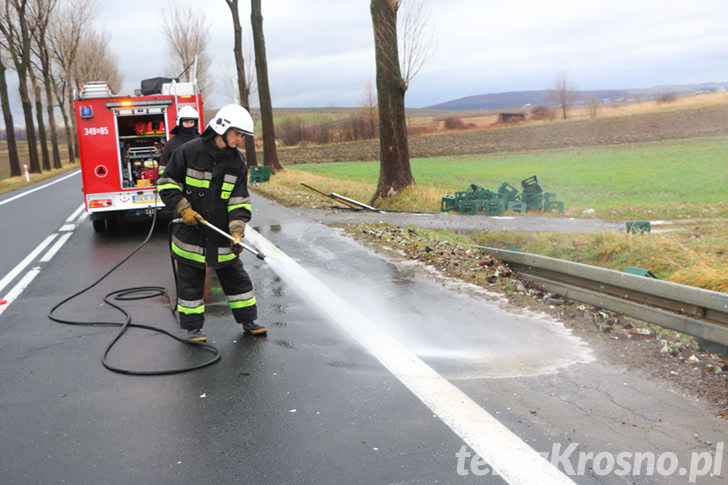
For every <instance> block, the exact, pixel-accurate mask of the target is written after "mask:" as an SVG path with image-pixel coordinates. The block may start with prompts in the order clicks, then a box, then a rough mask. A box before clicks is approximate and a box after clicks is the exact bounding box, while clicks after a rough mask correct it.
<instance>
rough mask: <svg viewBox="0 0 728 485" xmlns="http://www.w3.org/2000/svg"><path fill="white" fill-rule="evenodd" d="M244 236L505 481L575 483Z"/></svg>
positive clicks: (273, 250)
mask: <svg viewBox="0 0 728 485" xmlns="http://www.w3.org/2000/svg"><path fill="white" fill-rule="evenodd" d="M245 238H246V239H247V240H248V241H250V242H251V243H252V244H253V245H255V246H257V247H258V248H260V249H261V251H262V252H263V253H264V254H266V255H267V257H266V262H267V263H268V265H269V266H270V267H271V268H272V269H274V270H275V271H276V272H277V273H278V275H279V276H280V277H281V278H283V279H284V280H285V281H286V283H287V284H289V285H291V286H292V287H293V288H294V289H295V290H296V291H299V292H300V293H301V294H302V295H304V296H305V297H306V298H307V299H308V300H309V301H310V302H311V303H312V304H314V305H316V306H317V307H318V308H319V309H320V310H321V311H322V312H323V313H324V314H326V315H328V316H329V318H331V319H332V320H333V321H334V322H336V323H337V324H338V325H339V326H341V327H342V328H343V329H344V330H346V331H347V332H348V333H349V334H350V335H351V336H352V337H354V338H355V339H356V340H357V341H358V342H359V343H360V344H361V345H362V346H363V347H364V348H365V349H366V350H368V351H369V352H370V353H371V354H372V355H373V356H374V357H375V358H376V359H377V360H379V362H381V363H382V365H384V367H386V368H387V369H388V370H389V372H391V373H392V374H393V375H394V376H395V377H396V378H397V379H399V380H400V382H402V383H403V384H404V385H405V386H406V387H407V388H408V389H409V390H410V391H412V393H414V395H415V396H417V397H418V398H419V399H420V400H421V401H422V402H423V403H425V405H427V406H428V407H429V408H430V409H431V410H432V411H433V412H434V413H435V414H436V415H437V416H438V417H439V418H440V419H441V420H442V421H443V422H444V423H445V424H447V425H448V426H449V427H450V429H452V430H453V431H454V432H455V433H456V434H457V435H458V436H460V437H461V438H462V439H463V441H465V442H466V443H467V444H468V445H469V446H470V447H471V448H472V449H473V451H475V452H476V453H477V454H478V455H480V457H481V458H483V459H484V460H485V461H486V462H487V463H488V464H489V465H490V466H491V467H492V468H493V469H494V470H495V471H496V472H497V473H498V474H499V475H500V476H501V477H502V478H503V479H504V480H506V481H507V482H508V483H510V484H513V485H516V484H518V485H520V484H523V485H526V484H529V485H530V484H534V483H538V484H540V485H551V484H573V483H574V482H573V481H572V480H571V479H570V478H569V477H567V476H566V475H565V474H563V473H562V472H560V471H559V470H558V468H556V467H555V466H554V465H552V464H551V463H549V462H548V461H547V460H546V459H545V458H544V457H543V456H541V455H540V454H539V453H538V452H536V451H535V450H534V449H533V448H531V447H530V446H528V445H527V444H526V443H525V442H524V441H523V440H521V439H520V438H519V437H518V436H517V435H515V434H514V433H513V432H512V431H510V430H509V429H508V428H506V427H505V426H504V425H503V424H501V423H500V422H499V421H498V420H497V419H495V418H494V417H493V416H492V415H490V414H489V413H488V412H487V411H485V410H484V409H483V408H481V407H480V406H478V404H477V403H476V402H475V401H473V400H472V399H470V397H468V396H467V395H466V394H465V393H463V392H462V391H461V390H460V389H458V388H457V387H455V386H454V385H453V384H452V383H450V381H448V380H447V379H445V378H444V377H442V376H441V375H440V374H438V373H437V372H435V370H434V369H432V368H431V367H430V366H428V365H427V364H426V363H425V362H423V361H422V360H420V358H419V357H417V356H416V355H414V354H412V353H411V352H410V351H409V350H407V349H406V348H405V347H404V346H402V345H400V344H399V343H398V342H397V341H396V340H394V339H393V338H392V337H390V336H389V335H388V334H387V333H386V332H384V331H382V330H381V329H379V328H380V327H379V326H378V325H377V324H376V323H374V322H372V321H370V320H369V319H367V318H366V317H365V316H363V315H362V314H361V312H359V311H358V310H357V309H356V308H354V307H353V306H352V305H350V304H349V303H348V302H347V301H346V300H344V299H343V298H341V297H340V296H338V295H337V294H336V293H334V292H333V291H332V290H331V289H330V288H328V287H327V286H326V285H324V284H323V283H321V282H320V281H319V280H317V279H316V278H315V277H314V276H313V275H311V274H310V273H309V272H307V271H306V270H305V269H303V268H302V267H301V266H299V265H298V263H296V262H295V261H293V260H292V259H291V258H290V257H288V255H286V254H285V253H284V252H283V251H281V250H280V249H278V248H277V247H276V246H275V245H274V244H273V243H271V242H270V241H268V240H267V239H265V238H264V237H263V236H261V235H260V234H259V233H258V232H256V231H255V230H254V229H252V228H251V227H250V226H248V227H246V229H245ZM453 456H454V453H453ZM453 461H454V460H453Z"/></svg>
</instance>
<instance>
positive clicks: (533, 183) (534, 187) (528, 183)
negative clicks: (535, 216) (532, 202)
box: [521, 175, 543, 194]
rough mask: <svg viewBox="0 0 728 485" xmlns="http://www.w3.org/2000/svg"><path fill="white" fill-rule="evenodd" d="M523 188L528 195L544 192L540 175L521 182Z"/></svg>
mask: <svg viewBox="0 0 728 485" xmlns="http://www.w3.org/2000/svg"><path fill="white" fill-rule="evenodd" d="M521 187H522V188H523V191H524V192H525V193H527V194H537V193H539V192H543V185H542V184H541V180H540V179H539V178H538V175H534V176H532V177H528V178H526V179H523V180H521Z"/></svg>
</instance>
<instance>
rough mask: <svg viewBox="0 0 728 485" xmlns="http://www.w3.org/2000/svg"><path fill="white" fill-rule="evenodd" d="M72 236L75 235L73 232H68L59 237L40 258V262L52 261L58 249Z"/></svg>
mask: <svg viewBox="0 0 728 485" xmlns="http://www.w3.org/2000/svg"><path fill="white" fill-rule="evenodd" d="M71 236H73V233H72V232H67V233H65V234H64V235H62V236H61V237H59V238H58V241H56V243H55V244H54V245H53V246H52V247H51V248H50V249H49V250H48V251H47V252H46V253H45V254H44V255H43V257H42V258H40V262H41V263H47V262H48V261H50V260H51V259H52V258H53V256H55V255H56V253H57V252H58V250H59V249H61V247H62V246H63V245H64V244H66V241H68V240H69V239H70V238H71Z"/></svg>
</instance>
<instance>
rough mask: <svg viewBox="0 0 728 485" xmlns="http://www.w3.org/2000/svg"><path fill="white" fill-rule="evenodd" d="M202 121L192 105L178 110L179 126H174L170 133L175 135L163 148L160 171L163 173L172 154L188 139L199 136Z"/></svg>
mask: <svg viewBox="0 0 728 485" xmlns="http://www.w3.org/2000/svg"><path fill="white" fill-rule="evenodd" d="M199 123H200V115H199V114H198V113H197V110H196V109H195V108H193V107H192V106H183V107H182V108H180V110H179V111H178V112H177V126H175V127H174V128H172V130H171V131H170V133H171V134H172V135H173V136H172V138H170V139H169V141H168V142H167V144H166V145H164V149H163V150H162V158H161V159H160V161H159V164H160V168H159V171H160V173H162V172H163V171H164V167H166V166H167V162H169V158H170V157H171V156H172V152H174V151H175V150H176V149H177V148H179V147H180V146H182V145H184V144H185V143H187V142H188V141H190V140H192V139H194V138H197V137H198V136H199V132H198V131H197V125H198V124H199Z"/></svg>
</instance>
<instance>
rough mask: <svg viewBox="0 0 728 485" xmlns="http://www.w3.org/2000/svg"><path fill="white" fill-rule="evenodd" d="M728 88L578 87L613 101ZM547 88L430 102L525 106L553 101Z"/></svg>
mask: <svg viewBox="0 0 728 485" xmlns="http://www.w3.org/2000/svg"><path fill="white" fill-rule="evenodd" d="M726 89H728V83H726V82H724V83H704V84H683V85H674V86H668V85H665V86H655V87H652V88H645V89H603V90H595V91H579V97H580V99H581V100H583V101H585V100H587V99H589V98H590V97H592V96H596V97H597V98H599V99H600V100H610V101H612V102H618V101H624V100H626V99H628V98H634V97H637V96H639V97H651V96H655V95H656V94H658V93H666V92H671V93H675V94H680V93H686V92H703V91H704V92H709V91H716V90H726ZM550 103H551V102H550V100H549V97H548V91H547V90H540V91H510V92H506V93H491V94H480V95H476V96H466V97H464V98H459V99H455V100H452V101H445V102H444V103H439V104H435V105H432V106H427V107H428V108H432V109H444V110H457V111H467V110H499V109H513V108H520V107H523V106H529V105H530V106H535V105H539V104H550Z"/></svg>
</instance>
